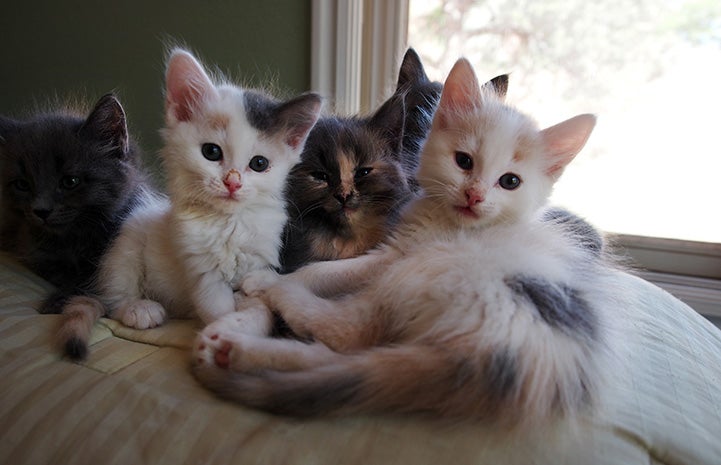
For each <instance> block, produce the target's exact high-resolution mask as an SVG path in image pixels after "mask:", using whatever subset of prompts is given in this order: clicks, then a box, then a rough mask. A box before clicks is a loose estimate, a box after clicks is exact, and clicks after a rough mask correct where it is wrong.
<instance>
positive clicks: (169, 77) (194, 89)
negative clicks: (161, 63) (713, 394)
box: [165, 51, 216, 121]
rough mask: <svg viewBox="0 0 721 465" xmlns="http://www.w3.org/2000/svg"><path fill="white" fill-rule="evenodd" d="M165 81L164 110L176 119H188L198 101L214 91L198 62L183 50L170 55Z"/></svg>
mask: <svg viewBox="0 0 721 465" xmlns="http://www.w3.org/2000/svg"><path fill="white" fill-rule="evenodd" d="M165 81H166V92H167V95H166V111H167V113H168V114H172V115H173V116H174V117H175V118H176V119H177V120H178V121H188V120H190V119H191V118H192V116H193V111H195V109H196V108H197V106H198V103H200V102H201V101H202V100H203V99H204V98H206V97H207V96H208V95H210V94H214V93H215V92H216V91H215V86H214V85H213V83H212V81H211V80H210V78H209V77H208V75H207V74H206V73H205V70H204V69H203V67H202V66H201V65H200V63H198V61H197V60H196V59H195V58H193V56H192V55H191V54H189V53H188V52H185V51H176V52H174V53H173V55H172V56H171V57H170V61H169V62H168V71H167V73H166V79H165Z"/></svg>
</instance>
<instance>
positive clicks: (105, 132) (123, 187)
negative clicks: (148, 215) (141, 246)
mask: <svg viewBox="0 0 721 465" xmlns="http://www.w3.org/2000/svg"><path fill="white" fill-rule="evenodd" d="M139 161H140V152H139V150H138V149H137V147H136V145H135V143H134V142H133V141H132V140H131V139H130V138H129V135H128V127H127V124H126V118H125V112H124V111H123V107H122V106H121V104H120V102H119V101H118V99H117V98H116V97H115V96H113V95H112V94H107V95H105V96H103V97H102V98H100V100H98V102H97V103H96V104H95V107H94V108H93V109H92V111H90V113H89V114H88V115H87V117H85V116H82V117H81V116H78V115H76V114H74V112H72V111H70V110H61V111H55V112H50V113H42V114H38V115H36V116H34V117H32V118H31V119H28V120H26V121H16V120H12V119H9V118H3V117H0V166H1V168H0V169H1V171H0V172H1V174H0V176H2V196H1V197H2V204H1V206H0V208H1V209H2V210H1V211H2V226H1V228H0V248H2V250H4V251H7V252H9V253H10V254H12V255H14V256H15V257H17V258H18V259H19V260H20V261H21V262H22V263H24V264H25V265H26V266H28V267H29V268H30V269H31V270H32V271H34V272H35V273H37V274H38V275H40V276H42V277H43V278H45V279H46V280H48V281H49V282H51V283H52V284H54V285H55V286H57V288H58V289H57V290H56V291H55V292H53V293H52V294H51V295H50V296H49V297H48V298H47V299H46V300H45V301H44V302H43V303H42V305H41V307H40V312H41V313H60V312H61V310H62V308H63V305H64V304H65V302H66V301H67V300H68V298H69V297H71V296H73V295H76V294H80V295H84V294H87V293H90V292H92V290H93V279H94V275H95V271H96V267H97V264H98V261H99V260H100V257H101V255H102V254H103V252H104V251H105V249H106V248H107V246H108V243H109V242H110V241H111V240H112V239H113V237H114V236H115V235H116V234H117V231H118V228H119V227H120V224H121V223H122V221H123V220H124V218H125V217H126V216H127V215H128V213H129V212H130V210H131V209H132V208H133V206H134V205H136V204H137V203H138V202H139V201H140V199H141V198H142V197H144V195H145V193H146V190H147V189H148V188H147V185H146V180H145V177H144V175H143V174H142V173H141V171H140V168H139V166H140V163H139Z"/></svg>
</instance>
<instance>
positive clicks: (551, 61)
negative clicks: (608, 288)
mask: <svg viewBox="0 0 721 465" xmlns="http://www.w3.org/2000/svg"><path fill="white" fill-rule="evenodd" d="M335 3H336V2H332V1H330V0H325V1H324V0H314V12H315V11H318V8H320V7H323V5H324V4H325V8H326V10H327V11H328V10H329V9H333V8H340V6H338V7H336V6H335ZM337 3H338V4H339V5H340V4H346V5H348V4H353V5H355V10H354V14H351V15H348V14H347V12H338V11H334V14H335V16H336V18H340V19H342V20H343V21H347V23H346V25H345V26H343V25H342V24H341V23H338V22H336V23H335V24H336V25H337V27H336V28H335V33H336V34H338V35H339V36H341V37H347V36H348V33H355V34H356V35H355V40H356V44H355V48H352V49H344V50H343V52H344V53H345V55H343V53H341V52H337V53H336V56H341V57H343V56H345V57H346V59H347V57H348V56H352V57H353V59H354V60H357V61H356V63H357V66H358V68H357V70H358V71H357V72H355V73H353V76H354V77H355V76H357V77H359V78H360V80H359V82H358V83H357V84H356V85H354V87H353V89H352V90H351V91H352V92H354V93H355V94H354V100H353V102H354V104H353V105H350V106H345V107H343V108H342V110H343V111H342V112H345V113H347V114H350V113H354V112H357V111H359V110H365V111H367V110H370V109H371V108H374V107H375V106H376V105H377V104H378V103H379V102H380V101H382V100H383V99H384V98H385V97H387V96H388V95H389V93H390V91H391V89H392V87H393V84H394V82H395V78H396V76H395V74H396V72H397V66H398V60H399V57H400V56H402V53H403V51H404V50H405V48H406V46H407V45H406V44H407V43H410V44H411V45H412V46H414V47H415V48H416V51H418V52H419V54H420V55H421V57H422V59H423V61H424V65H425V66H426V68H427V71H428V72H429V74H430V75H431V77H432V78H434V79H437V80H441V81H442V80H443V79H444V77H445V74H446V73H447V72H448V70H449V69H450V67H451V66H452V63H453V62H454V61H455V60H456V59H457V58H458V57H459V56H461V55H464V56H466V57H468V58H469V59H470V60H471V62H472V63H473V64H474V66H475V68H476V71H477V73H478V75H479V78H480V79H486V78H490V77H493V76H495V75H497V74H500V73H503V72H511V84H510V87H509V100H510V101H511V103H514V104H517V105H518V106H519V108H521V109H523V110H524V111H527V112H528V113H530V114H531V115H533V116H534V117H535V118H536V119H537V120H538V121H539V123H540V124H541V125H550V124H553V123H556V122H558V121H561V120H562V119H565V118H567V117H570V116H572V115H575V114H578V113H583V112H594V113H597V114H598V116H599V124H598V126H597V128H596V130H595V131H594V134H593V135H592V137H591V140H590V141H589V144H588V145H587V147H586V148H585V149H584V151H583V152H582V153H581V155H580V156H579V157H578V158H577V160H575V161H574V163H572V164H571V166H569V168H568V170H567V173H566V175H565V176H564V177H563V178H562V180H561V181H560V183H559V185H558V187H557V189H556V191H555V193H554V198H553V201H554V203H557V204H562V205H566V206H568V207H569V208H571V209H572V210H573V211H576V212H578V213H580V214H582V215H583V216H585V217H587V218H589V219H590V220H591V221H592V222H593V223H594V224H596V225H598V226H599V227H601V228H602V229H605V230H606V231H609V232H611V233H614V235H615V238H616V242H617V243H618V244H619V245H620V246H622V247H623V248H625V250H626V251H627V252H628V254H629V255H631V257H632V258H633V259H634V261H635V262H636V263H637V264H639V265H640V266H642V267H643V268H645V269H647V270H649V271H648V272H646V274H645V277H646V278H648V279H649V280H651V281H654V282H656V283H657V284H659V285H661V286H662V287H665V288H666V289H667V290H670V291H671V292H673V293H675V294H676V295H677V296H679V297H680V298H682V299H684V300H686V301H687V302H688V303H689V304H690V305H692V306H693V307H694V308H695V309H697V310H698V311H700V312H702V313H707V314H710V315H716V316H721V213H719V212H721V208H720V207H719V206H718V205H715V203H718V202H721V183H717V182H714V180H713V179H712V176H713V175H714V174H715V173H718V172H719V171H720V170H719V169H720V168H721V148H719V147H718V144H714V141H713V140H712V139H711V138H712V137H714V136H716V132H717V129H715V128H716V127H717V124H718V117H717V116H716V115H715V112H717V111H718V108H719V107H721V86H719V85H718V84H717V83H718V82H721V4H719V3H718V2H716V1H713V0H708V1H706V0H694V1H692V0H639V1H637V0H613V1H611V0H608V1H604V2H596V3H593V2H590V3H589V2H586V1H584V0H567V1H565V2H550V3H549V2H532V1H531V0H526V1H520V2H519V1H516V0H485V1H484V0H481V1H472V0H406V1H398V2H384V1H382V0H365V1H362V0H351V1H350V2H337ZM351 24H352V25H355V26H356V27H355V29H354V28H353V27H351V26H350V25H351ZM358 25H361V26H362V27H358ZM316 26H317V25H316ZM314 30H316V27H314ZM406 31H407V34H408V36H407V37H406V35H405V34H406ZM341 37H337V41H336V42H337V43H342V42H341ZM407 39H408V40H407ZM406 40H407V41H406ZM336 42H333V43H336ZM313 49H314V50H316V47H314V48H313ZM340 81H342V82H347V80H345V79H340ZM346 90H348V89H346ZM330 95H336V99H337V100H338V101H340V102H345V101H348V100H347V99H346V100H343V99H344V98H345V97H340V98H339V97H337V95H342V93H341V94H330Z"/></svg>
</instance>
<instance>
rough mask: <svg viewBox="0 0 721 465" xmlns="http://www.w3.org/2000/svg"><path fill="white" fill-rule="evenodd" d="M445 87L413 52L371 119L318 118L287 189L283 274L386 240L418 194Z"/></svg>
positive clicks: (344, 256)
mask: <svg viewBox="0 0 721 465" xmlns="http://www.w3.org/2000/svg"><path fill="white" fill-rule="evenodd" d="M441 88H442V86H441V84H440V83H436V82H431V81H430V80H429V79H428V77H427V75H426V73H425V70H424V69H423V65H422V63H421V61H420V58H419V57H418V55H417V54H416V52H415V51H413V49H409V50H408V51H407V52H406V54H405V56H404V58H403V62H402V64H401V68H400V71H399V75H398V82H397V87H396V90H395V92H394V94H393V95H392V96H391V97H390V98H389V99H388V100H387V101H386V102H385V103H383V105H381V107H380V108H379V109H378V110H377V111H376V112H375V113H374V114H373V115H371V116H369V117H365V118H362V117H350V118H341V117H336V116H330V117H325V118H321V119H320V120H319V121H318V123H317V124H316V126H315V127H314V128H313V130H312V131H311V133H310V135H309V137H308V140H307V141H306V144H305V149H304V151H303V154H302V155H301V162H300V163H299V164H298V165H296V167H295V168H294V169H293V170H292V171H291V173H290V175H289V178H288V185H287V188H286V199H287V201H288V214H289V222H288V225H287V226H286V228H285V231H284V236H283V239H284V246H283V250H282V251H281V265H282V271H283V272H290V271H293V270H295V269H296V268H298V267H300V266H302V265H304V264H306V263H309V262H313V261H319V260H335V259H339V258H349V257H353V256H356V255H359V254H362V253H364V252H366V251H367V250H368V249H370V248H373V247H374V246H376V245H377V244H378V243H379V242H381V241H382V240H383V239H384V238H385V237H386V236H387V235H388V233H389V232H390V230H391V229H392V227H393V225H394V224H395V222H396V221H397V219H398V214H399V212H400V210H401V207H402V206H403V205H404V204H405V203H406V202H407V201H408V200H409V199H410V198H411V197H412V195H414V192H415V191H416V190H417V189H416V187H415V186H416V182H415V172H416V169H417V167H418V156H419V154H420V150H421V147H422V145H423V141H424V140H425V138H426V136H427V134H428V131H429V129H430V124H431V120H432V117H433V111H434V110H435V107H436V105H437V102H438V97H439V96H440V92H441Z"/></svg>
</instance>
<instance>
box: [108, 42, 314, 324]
mask: <svg viewBox="0 0 721 465" xmlns="http://www.w3.org/2000/svg"><path fill="white" fill-rule="evenodd" d="M167 81H168V89H169V90H168V93H169V95H168V98H167V109H166V110H167V112H166V127H165V128H164V129H163V131H162V134H163V137H164V140H165V145H164V147H163V149H162V151H161V156H162V160H163V165H164V167H165V169H166V172H167V180H168V190H169V194H170V201H169V202H168V201H166V200H158V201H156V202H154V203H152V204H150V205H148V206H147V208H143V209H139V210H138V211H137V212H136V213H135V214H134V215H133V217H132V218H130V219H129V220H128V221H127V223H126V225H125V226H124V227H123V229H122V231H121V233H120V236H119V237H118V239H117V240H116V241H115V243H114V244H113V246H112V248H111V249H110V251H109V252H108V254H107V256H106V259H105V260H104V262H103V264H102V267H101V288H102V289H103V299H104V301H105V302H106V304H107V305H108V306H109V307H110V309H111V315H112V316H113V317H114V318H116V319H119V320H121V321H123V323H125V324H127V325H130V326H133V327H136V328H146V327H152V326H157V325H159V324H161V323H162V322H163V321H164V319H165V318H166V316H177V317H189V316H193V315H197V316H199V317H200V318H201V319H202V320H203V321H205V322H206V323H209V322H211V321H214V320H215V319H217V318H218V317H220V316H222V315H224V314H228V313H231V312H233V311H234V310H235V307H236V302H235V296H234V294H233V293H234V291H235V290H237V289H238V287H239V284H240V279H241V278H242V277H243V276H244V275H245V274H247V273H248V272H250V271H252V270H258V269H264V268H269V267H277V266H278V265H279V262H278V252H279V248H280V240H281V232H282V228H283V226H284V224H285V221H286V214H285V206H284V199H283V188H284V186H285V179H286V176H287V174H288V172H289V170H290V168H291V167H292V166H293V165H294V164H295V163H297V162H298V161H299V159H300V152H301V151H302V148H303V142H304V136H306V135H307V131H309V130H310V128H311V127H312V124H310V125H308V127H307V129H306V130H305V133H304V136H303V137H302V140H301V143H299V144H295V146H291V145H289V143H287V139H288V134H287V132H288V131H289V130H292V129H293V128H281V129H280V130H277V131H274V132H273V133H267V132H262V131H259V130H258V129H256V128H254V127H253V126H252V125H251V124H250V122H249V121H248V120H247V116H246V115H247V113H248V111H249V110H248V109H247V108H245V99H244V93H245V92H246V90H244V89H241V88H238V87H235V86H232V85H229V84H226V85H220V86H216V85H215V84H213V83H212V82H211V81H210V78H209V77H208V76H207V74H205V71H204V70H203V68H202V67H201V65H200V64H199V63H198V62H197V61H196V60H195V59H194V58H193V57H192V55H190V54H188V53H187V52H184V51H176V52H174V54H173V55H172V56H171V58H170V63H169V69H168V77H167ZM189 95H190V97H188V96H189ZM311 106H312V105H311ZM318 106H319V105H318ZM315 110H316V111H315V114H316V116H315V118H317V113H318V110H319V108H316V109H315ZM309 113H310V114H312V113H313V111H312V110H311V111H310V112H309ZM189 115H190V116H189ZM306 116H307V115H306ZM306 119H307V118H306ZM311 119H312V115H311ZM314 121H315V120H314V119H312V123H313V122H314ZM207 143H212V144H216V145H217V146H219V147H220V148H221V149H222V152H223V156H222V159H221V160H218V161H211V160H208V159H206V158H205V157H204V156H203V154H202V146H203V144H207ZM257 155H261V156H264V157H265V158H267V160H268V161H269V168H268V169H267V170H265V171H261V172H256V171H254V170H252V169H251V168H250V166H249V162H250V161H251V159H252V158H253V157H254V156H257ZM229 173H233V176H236V179H239V180H240V182H241V184H242V187H241V188H240V189H238V190H237V191H231V190H230V189H228V188H226V186H225V185H224V183H223V180H224V179H225V177H226V176H229ZM166 314H167V315H166Z"/></svg>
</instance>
